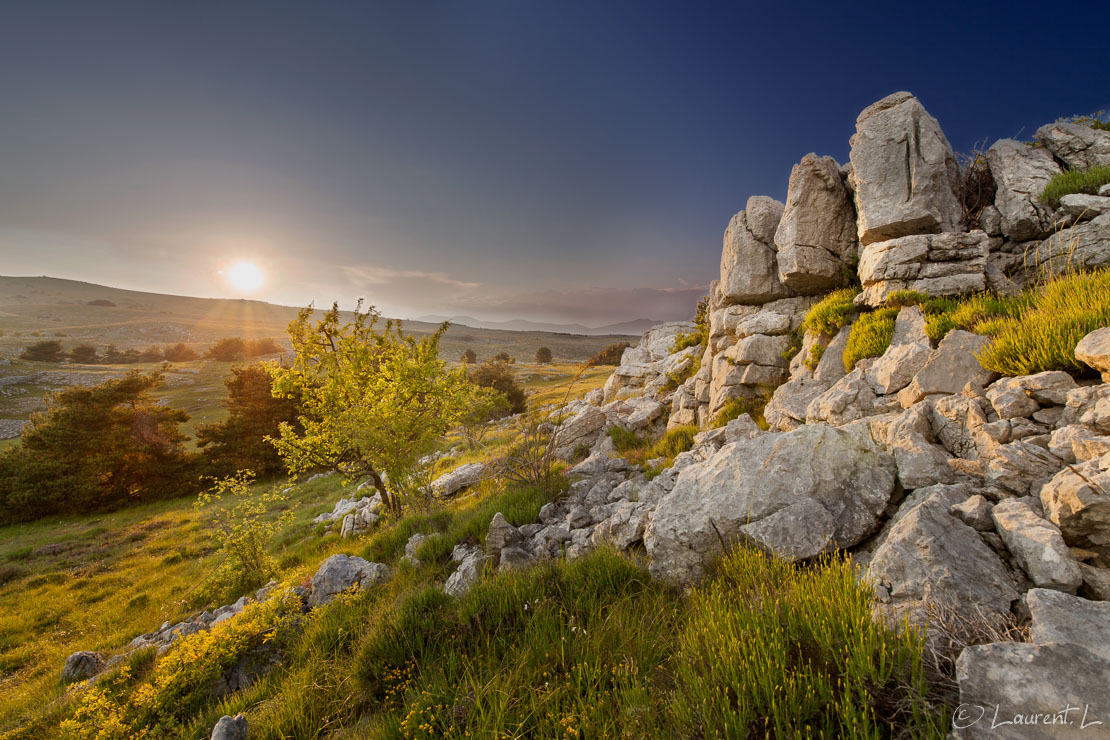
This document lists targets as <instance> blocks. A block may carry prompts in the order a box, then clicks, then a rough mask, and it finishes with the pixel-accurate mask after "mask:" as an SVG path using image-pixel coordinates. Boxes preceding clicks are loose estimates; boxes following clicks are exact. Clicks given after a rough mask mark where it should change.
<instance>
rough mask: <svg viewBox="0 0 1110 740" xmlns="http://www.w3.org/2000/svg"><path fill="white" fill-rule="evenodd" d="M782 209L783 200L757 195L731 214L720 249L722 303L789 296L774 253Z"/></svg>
mask: <svg viewBox="0 0 1110 740" xmlns="http://www.w3.org/2000/svg"><path fill="white" fill-rule="evenodd" d="M782 209H783V205H782V203H779V202H778V201H776V200H774V199H772V198H768V197H766V196H762V195H757V196H752V197H751V198H748V204H747V208H746V209H745V210H743V211H740V212H739V213H737V214H736V215H735V216H733V217H732V220H731V221H730V222H729V224H728V228H727V229H725V238H724V247H723V249H722V250H721V283H720V287H719V290H720V293H721V301H722V304H723V305H731V304H736V303H767V302H768V301H773V300H775V299H776V298H783V297H785V296H787V295H789V291H788V290H787V289H786V288H785V287H784V286H783V284H782V283H781V282H779V277H778V267H777V263H776V255H775V242H774V238H775V228H776V227H777V226H778V224H779V219H780V218H781V217H782Z"/></svg>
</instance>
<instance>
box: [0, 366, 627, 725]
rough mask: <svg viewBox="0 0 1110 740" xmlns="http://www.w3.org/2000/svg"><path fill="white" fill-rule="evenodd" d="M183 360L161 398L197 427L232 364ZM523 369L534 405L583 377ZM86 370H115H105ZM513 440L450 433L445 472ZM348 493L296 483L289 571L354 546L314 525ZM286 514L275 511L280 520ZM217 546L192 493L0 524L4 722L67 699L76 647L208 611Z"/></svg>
mask: <svg viewBox="0 0 1110 740" xmlns="http://www.w3.org/2000/svg"><path fill="white" fill-rule="evenodd" d="M183 367H185V369H192V368H194V367H195V368H196V369H197V370H198V372H197V373H195V374H192V373H182V376H183V377H185V378H189V379H195V382H194V383H192V384H179V385H170V386H169V387H168V388H166V389H165V392H164V393H163V394H160V397H163V398H165V399H166V400H167V402H169V403H172V404H175V405H182V406H184V407H185V408H186V409H187V410H189V412H190V414H192V415H194V420H193V422H190V426H192V425H193V424H194V423H195V422H198V421H201V420H203V421H205V422H207V421H213V420H216V419H217V418H220V417H221V415H222V414H223V410H222V409H221V408H220V407H219V405H218V404H219V401H220V400H221V399H222V398H223V395H224V388H223V385H222V384H221V383H220V378H221V377H223V376H224V375H225V374H226V373H227V372H228V368H229V367H230V364H229V363H216V362H196V363H184V365H183ZM517 369H518V373H519V374H520V375H521V377H522V378H524V380H523V382H522V385H523V386H524V387H525V390H526V392H528V394H529V398H530V401H531V402H532V403H533V404H535V405H543V404H546V403H551V402H554V401H561V400H562V398H563V397H564V396H565V395H566V391H567V385H568V383H569V381H570V379H571V378H572V377H574V375H575V373H576V372H577V366H575V365H571V364H567V363H555V364H552V365H544V366H540V365H529V364H520V365H519V366H518V368H517ZM87 371H88V372H90V373H102V372H105V371H106V370H105V368H101V367H99V366H97V367H93V368H88V369H87ZM610 372H611V368H591V369H590V370H588V371H587V372H586V373H584V374H583V376H582V377H581V378H579V380H578V382H577V383H576V384H575V386H574V388H573V394H574V395H576V396H577V395H581V394H583V393H585V392H587V391H589V390H592V389H593V388H596V387H599V386H600V385H601V384H602V383H604V381H605V379H606V378H607V377H608V375H609V373H610ZM509 436H510V430H507V429H502V430H499V431H495V432H493V433H491V434H490V435H489V436H488V437H487V438H486V439H485V440H484V447H485V449H479V450H475V451H469V450H466V449H465V446H462V442H461V440H459V439H456V438H452V439H450V440H446V441H445V442H444V443H443V444H442V445H441V447H442V448H443V449H448V448H450V447H459V446H462V448H461V449H460V450H459V451H458V452H457V454H455V455H454V456H451V457H446V458H444V459H442V460H440V461H439V462H438V463H437V465H436V470H437V472H445V471H447V470H451V469H453V468H454V467H456V466H458V465H459V464H462V463H464V462H470V461H472V460H476V459H482V458H483V457H488V456H489V455H491V454H494V452H495V451H496V450H497V449H499V448H500V447H501V446H503V445H504V444H505V443H506V442H507V441H508V439H509ZM344 495H349V491H348V490H344V489H342V488H341V487H340V485H339V482H338V481H337V480H335V479H327V480H320V481H316V482H313V483H311V484H302V485H299V486H296V487H295V488H294V489H293V492H292V493H291V497H290V503H292V504H296V509H295V518H294V521H293V522H292V523H291V524H290V525H289V526H288V527H287V528H286V529H285V530H284V531H283V533H282V535H281V536H280V537H279V549H278V552H277V554H278V556H279V559H280V561H281V564H282V566H283V569H284V572H285V573H286V574H288V573H290V572H292V571H294V570H296V569H297V568H299V567H301V566H302V565H303V564H304V563H305V562H309V564H310V565H311V564H315V563H316V562H318V561H319V560H321V559H323V557H326V555H327V554H329V553H330V551H331V550H332V549H334V548H339V547H342V546H343V543H341V542H339V541H337V540H336V539H335V538H321V537H318V536H316V534H315V533H314V532H315V528H314V527H313V526H312V525H311V524H310V522H311V520H312V518H313V517H315V516H316V515H317V514H319V513H320V512H321V511H327V510H330V509H331V507H332V505H333V504H334V503H335V501H337V500H338V499H339V498H341V497H342V496H344ZM279 513H280V512H279V511H274V516H277V515H278V514H279ZM493 513H494V512H489V516H492V514H493ZM487 522H488V519H487ZM483 532H484V530H483ZM405 539H406V540H407V536H406V538H405ZM403 544H404V542H403V541H402V542H401V545H403ZM46 545H60V547H59V548H56V550H57V551H56V552H54V553H52V554H36V553H35V551H36V550H38V549H39V548H41V547H43V546H46ZM348 549H350V548H349V547H348ZM214 550H215V543H214V542H213V540H212V538H211V537H210V535H209V534H208V533H207V532H206V531H205V528H204V524H203V520H202V519H199V518H198V516H197V515H196V514H195V513H194V511H193V508H192V499H176V500H170V501H163V502H159V503H156V504H149V505H144V506H138V507H134V508H130V509H126V510H123V511H119V512H113V513H107V514H101V515H96V516H90V517H70V518H55V519H46V520H41V521H38V522H33V523H31V524H25V525H18V526H11V527H4V528H0V576H2V580H3V581H4V583H3V584H2V585H0V603H3V604H7V605H12V604H15V605H17V607H16V608H9V609H6V610H3V611H0V728H3V727H4V726H5V725H6V724H7V722H8V721H10V720H11V719H12V718H14V717H17V716H19V715H22V714H24V713H25V712H27V711H29V710H31V709H32V708H34V707H37V706H40V705H41V704H42V703H43V702H44V701H46V700H48V699H51V698H53V697H54V696H56V695H57V693H58V686H57V677H58V673H59V671H60V667H61V665H62V664H63V663H64V661H65V658H66V657H67V656H68V655H70V654H71V653H73V652H75V651H77V650H82V649H87V650H108V651H109V652H111V651H113V650H118V649H119V648H121V647H122V646H123V645H126V643H127V642H129V641H130V640H131V638H132V637H134V636H136V635H138V634H141V633H143V632H149V631H150V630H152V629H155V628H157V627H158V626H159V625H161V624H162V622H164V621H166V620H170V621H176V620H178V619H180V618H181V617H183V616H187V615H188V614H189V613H191V612H192V611H195V608H194V607H196V608H200V607H201V606H202V605H198V604H196V603H193V602H192V601H191V600H190V596H191V595H192V594H193V593H194V592H195V589H196V587H197V585H198V583H199V582H200V581H201V579H202V578H203V576H204V574H205V573H207V572H208V571H209V570H210V569H211V567H212V566H213V565H214V563H215V561H214V558H213V552H214ZM306 559H307V560H306Z"/></svg>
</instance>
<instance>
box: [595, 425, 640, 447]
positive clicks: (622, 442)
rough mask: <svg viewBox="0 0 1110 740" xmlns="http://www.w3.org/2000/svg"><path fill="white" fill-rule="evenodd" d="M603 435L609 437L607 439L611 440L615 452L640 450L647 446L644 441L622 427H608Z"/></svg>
mask: <svg viewBox="0 0 1110 740" xmlns="http://www.w3.org/2000/svg"><path fill="white" fill-rule="evenodd" d="M605 433H606V434H608V435H609V439H611V440H613V447H615V448H616V450H617V452H631V451H632V450H642V449H644V448H646V447H647V446H648V441H647V440H646V439H644V438H643V437H641V436H640V435H639V434H636V432H633V431H630V430H628V429H625V428H624V427H619V426H616V425H614V426H611V427H609V429H608V430H606V432H605Z"/></svg>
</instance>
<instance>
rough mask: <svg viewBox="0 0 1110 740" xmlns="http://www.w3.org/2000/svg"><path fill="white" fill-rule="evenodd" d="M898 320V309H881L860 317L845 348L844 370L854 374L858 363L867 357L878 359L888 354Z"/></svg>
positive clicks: (853, 326) (853, 325)
mask: <svg viewBox="0 0 1110 740" xmlns="http://www.w3.org/2000/svg"><path fill="white" fill-rule="evenodd" d="M897 318H898V309H897V308H879V309H876V310H874V311H871V312H870V313H865V314H863V315H862V316H860V317H859V320H858V321H856V323H854V324H852V333H851V334H849V335H848V344H847V345H846V346H845V347H844V355H843V359H844V369H845V370H847V371H848V372H852V369H853V368H855V366H856V363H857V362H859V361H860V360H862V359H864V358H865V357H878V356H880V355H881V354H882V353H883V352H886V349H887V347H889V346H890V340H891V339H892V338H893V337H894V321H895V319H897Z"/></svg>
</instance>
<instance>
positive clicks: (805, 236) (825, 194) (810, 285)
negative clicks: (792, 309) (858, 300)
mask: <svg viewBox="0 0 1110 740" xmlns="http://www.w3.org/2000/svg"><path fill="white" fill-rule="evenodd" d="M775 244H776V245H777V246H778V270H779V272H778V275H779V279H780V280H781V281H782V284H783V285H785V286H786V287H788V288H790V289H792V290H794V291H796V292H798V293H803V294H806V295H812V294H815V293H822V292H826V291H828V290H830V289H832V288H835V287H838V286H839V285H841V284H842V283H843V282H844V273H845V270H846V266H847V265H849V264H852V263H854V261H855V257H856V252H857V250H858V244H857V240H856V209H855V206H853V205H852V196H851V194H850V193H849V192H848V188H847V187H846V186H845V185H844V181H843V180H842V179H841V177H840V167H839V165H837V163H836V160H835V159H833V158H832V157H818V156H817V155H816V154H807V155H805V156H804V157H802V161H801V162H799V163H798V164H796V165H794V169H793V170H792V171H791V172H790V184H789V186H788V189H787V195H786V207H785V209H784V210H783V213H782V219H781V220H780V221H779V225H778V230H777V231H776V232H775Z"/></svg>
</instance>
